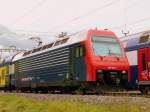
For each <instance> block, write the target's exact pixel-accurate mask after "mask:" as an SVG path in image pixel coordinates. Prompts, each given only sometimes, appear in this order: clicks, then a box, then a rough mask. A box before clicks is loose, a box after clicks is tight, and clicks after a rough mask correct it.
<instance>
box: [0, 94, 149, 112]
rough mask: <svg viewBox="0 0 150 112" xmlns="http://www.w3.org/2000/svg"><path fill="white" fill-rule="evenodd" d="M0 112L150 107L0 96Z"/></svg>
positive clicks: (140, 110)
mask: <svg viewBox="0 0 150 112" xmlns="http://www.w3.org/2000/svg"><path fill="white" fill-rule="evenodd" d="M0 112H150V105H144V106H141V105H137V104H130V103H129V102H128V101H127V102H126V103H124V104H118V103H115V102H114V103H113V104H88V103H83V102H70V101H67V100H66V101H63V102H62V101H39V100H35V99H27V98H24V97H18V96H0Z"/></svg>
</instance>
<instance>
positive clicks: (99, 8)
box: [51, 0, 121, 29]
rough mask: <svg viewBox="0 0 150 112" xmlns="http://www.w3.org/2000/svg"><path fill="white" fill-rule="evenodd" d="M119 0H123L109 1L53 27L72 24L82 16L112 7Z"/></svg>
mask: <svg viewBox="0 0 150 112" xmlns="http://www.w3.org/2000/svg"><path fill="white" fill-rule="evenodd" d="M119 1H121V0H114V1H112V2H109V3H107V4H105V5H103V6H100V7H97V8H95V9H93V10H91V11H89V12H86V13H84V14H83V15H80V16H77V17H75V18H73V19H71V20H69V21H66V22H64V23H62V24H60V25H56V26H54V27H52V28H51V29H56V28H60V27H63V26H64V25H67V24H70V23H72V22H74V21H77V20H80V19H82V18H85V17H87V16H89V15H91V14H93V13H96V12H99V11H100V10H102V9H104V8H107V7H110V6H111V5H113V4H115V3H118V2H119Z"/></svg>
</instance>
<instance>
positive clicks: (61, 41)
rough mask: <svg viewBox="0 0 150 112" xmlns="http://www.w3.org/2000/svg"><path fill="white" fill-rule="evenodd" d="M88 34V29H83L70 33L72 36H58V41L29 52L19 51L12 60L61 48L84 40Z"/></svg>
mask: <svg viewBox="0 0 150 112" xmlns="http://www.w3.org/2000/svg"><path fill="white" fill-rule="evenodd" d="M86 34H87V33H86V30H83V31H80V32H77V33H75V34H73V35H70V36H64V37H59V38H57V40H56V41H54V42H51V43H49V44H46V45H43V46H40V47H38V48H35V49H33V50H30V51H27V52H21V53H18V54H17V55H16V56H15V57H14V58H13V60H12V61H13V62H14V61H17V60H19V59H22V58H26V57H30V56H33V55H36V54H40V53H43V52H46V51H49V50H54V49H57V48H61V47H64V46H67V45H71V44H74V43H79V42H82V41H84V40H85V39H86Z"/></svg>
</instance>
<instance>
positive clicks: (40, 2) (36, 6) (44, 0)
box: [10, 0, 47, 25]
mask: <svg viewBox="0 0 150 112" xmlns="http://www.w3.org/2000/svg"><path fill="white" fill-rule="evenodd" d="M46 1H47V0H39V2H38V3H37V4H36V5H35V6H33V7H32V8H31V9H29V10H28V11H26V12H24V13H23V14H22V15H21V16H19V17H18V18H16V19H15V20H13V21H12V22H11V23H10V25H15V24H17V23H18V22H20V21H22V20H23V19H24V18H25V17H27V16H28V15H29V14H31V13H32V12H34V11H35V10H37V9H38V8H39V7H41V6H42V5H43V4H44V3H45V2H46Z"/></svg>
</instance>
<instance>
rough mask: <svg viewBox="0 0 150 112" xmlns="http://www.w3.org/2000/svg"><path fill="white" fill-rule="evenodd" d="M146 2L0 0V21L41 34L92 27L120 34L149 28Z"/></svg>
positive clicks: (14, 29)
mask: <svg viewBox="0 0 150 112" xmlns="http://www.w3.org/2000/svg"><path fill="white" fill-rule="evenodd" d="M149 4H150V0H0V24H2V25H3V26H6V27H7V28H8V29H10V30H11V31H13V32H17V33H25V34H39V35H43V37H44V35H49V36H53V35H57V34H58V33H59V32H62V31H65V32H68V33H74V32H77V31H80V30H82V29H85V28H94V27H98V28H100V29H104V28H107V29H111V30H113V31H114V32H116V34H117V35H118V36H122V35H121V30H125V31H127V30H129V31H130V33H135V32H139V31H143V30H148V29H150V13H149V10H150V7H149ZM125 24H126V27H125ZM45 37H46V38H48V36H45ZM46 38H44V39H45V40H49V39H46Z"/></svg>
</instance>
